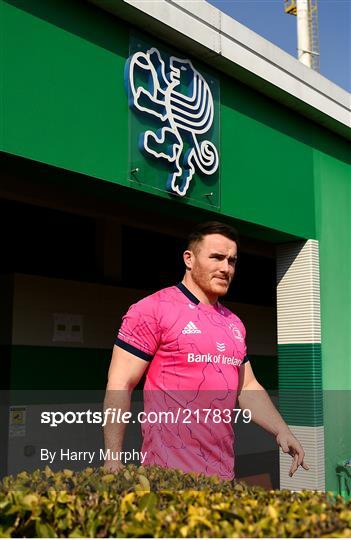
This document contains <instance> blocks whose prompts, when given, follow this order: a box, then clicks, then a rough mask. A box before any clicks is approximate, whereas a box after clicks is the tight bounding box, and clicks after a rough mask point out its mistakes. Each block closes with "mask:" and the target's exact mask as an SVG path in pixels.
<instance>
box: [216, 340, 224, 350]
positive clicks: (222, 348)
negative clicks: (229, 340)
mask: <svg viewBox="0 0 351 540" xmlns="http://www.w3.org/2000/svg"><path fill="white" fill-rule="evenodd" d="M216 347H217V351H219V352H225V344H224V343H218V341H216Z"/></svg>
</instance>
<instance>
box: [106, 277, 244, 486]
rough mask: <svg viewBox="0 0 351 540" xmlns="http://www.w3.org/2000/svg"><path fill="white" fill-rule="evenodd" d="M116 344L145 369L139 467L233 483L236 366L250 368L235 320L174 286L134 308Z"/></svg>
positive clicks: (224, 310)
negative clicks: (141, 462)
mask: <svg viewBox="0 0 351 540" xmlns="http://www.w3.org/2000/svg"><path fill="white" fill-rule="evenodd" d="M116 345H118V346H119V347H121V348H122V349H124V350H126V351H128V352H130V353H132V354H134V355H135V356H137V357H139V358H141V359H142V360H144V361H146V362H149V366H148V368H147V372H146V381H145V386H144V411H145V413H147V414H148V419H149V421H148V422H145V423H142V434H143V447H142V451H143V452H146V458H145V461H144V464H155V465H160V466H162V467H169V468H175V469H181V470H183V471H185V472H200V473H203V474H206V475H208V476H210V475H217V476H220V477H221V478H223V479H232V478H233V476H234V473H233V471H234V433H233V427H232V422H231V419H232V418H234V413H233V408H235V406H237V404H236V394H237V388H238V378H239V367H240V365H241V364H242V363H243V362H246V361H248V358H247V356H246V345H245V327H244V325H243V323H242V322H241V321H240V319H239V318H238V317H237V316H236V315H234V314H233V313H232V312H231V311H229V310H228V309H227V308H225V307H224V306H222V305H221V304H219V303H218V302H217V303H216V304H215V305H208V304H203V303H201V302H200V301H199V300H198V299H197V298H196V297H195V296H194V295H193V294H192V293H191V292H190V291H189V290H188V289H187V288H186V287H185V285H183V284H182V283H179V284H178V285H176V286H173V287H168V288H166V289H162V290H160V291H158V292H156V293H154V294H152V295H150V296H147V297H146V298H143V299H142V300H140V301H139V302H137V303H136V304H133V305H132V306H131V307H130V308H129V310H128V312H127V314H126V315H125V316H124V317H123V322H122V325H121V328H120V330H119V333H118V337H117V340H116ZM150 412H151V415H150V414H149V413H150ZM161 412H162V413H163V415H162V414H160V413H161ZM165 413H168V414H165Z"/></svg>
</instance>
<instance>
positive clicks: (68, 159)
mask: <svg viewBox="0 0 351 540" xmlns="http://www.w3.org/2000/svg"><path fill="white" fill-rule="evenodd" d="M2 11H3V13H2V15H3V21H2V24H3V27H4V30H3V32H4V34H5V53H4V55H5V61H4V65H3V66H2V69H4V70H5V71H6V79H5V83H4V89H3V106H4V118H3V126H4V128H3V129H4V133H3V149H4V150H5V151H6V152H10V153H13V154H17V155H21V156H25V157H29V158H31V159H35V160H38V161H42V162H46V163H49V164H52V165H56V166H59V167H63V168H66V169H71V170H74V171H78V172H81V173H86V174H89V175H91V176H98V177H100V178H104V179H107V180H110V181H118V182H120V183H123V182H124V183H126V178H127V154H128V147H127V143H128V137H127V133H128V122H127V99H126V96H125V93H124V92H123V68H124V63H125V58H126V57H127V54H128V40H129V32H128V27H127V26H126V25H125V24H123V23H122V22H121V21H119V20H118V19H116V18H113V17H111V16H109V15H108V14H106V13H104V12H103V11H102V10H100V9H98V8H96V7H94V6H92V5H90V4H89V3H88V2H82V1H77V2H71V1H69V0H47V1H38V0H16V1H15V0H5V1H4V3H3V9H2Z"/></svg>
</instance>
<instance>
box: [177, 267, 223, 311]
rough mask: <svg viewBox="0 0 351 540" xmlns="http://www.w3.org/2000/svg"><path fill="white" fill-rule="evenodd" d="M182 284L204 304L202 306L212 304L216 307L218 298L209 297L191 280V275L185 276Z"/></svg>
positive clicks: (214, 296)
mask: <svg viewBox="0 0 351 540" xmlns="http://www.w3.org/2000/svg"><path fill="white" fill-rule="evenodd" d="M182 283H183V284H184V285H185V287H186V288H187V289H188V290H189V291H190V292H191V293H192V294H193V295H194V296H196V298H197V299H198V300H199V301H200V302H201V303H202V304H211V305H214V304H215V303H216V302H217V300H218V296H216V295H208V294H207V293H206V292H205V291H203V290H202V289H201V288H200V287H199V286H198V285H196V283H194V281H193V280H192V279H191V277H190V276H189V274H185V276H184V278H183V281H182Z"/></svg>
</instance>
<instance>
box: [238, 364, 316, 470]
mask: <svg viewBox="0 0 351 540" xmlns="http://www.w3.org/2000/svg"><path fill="white" fill-rule="evenodd" d="M238 400H239V405H240V408H241V409H249V410H250V411H251V415H252V420H253V421H254V422H255V423H256V424H258V425H259V426H261V427H263V428H264V429H265V430H266V431H268V432H269V433H272V434H273V435H275V437H276V441H277V443H278V445H279V446H280V447H281V449H282V450H283V452H284V453H288V454H290V455H291V456H292V457H293V462H292V465H291V467H290V472H289V476H292V475H293V474H294V473H295V472H296V471H297V468H298V467H299V466H300V465H301V466H302V467H303V468H304V469H306V470H308V469H309V467H308V465H306V464H305V462H304V457H305V452H304V450H303V448H302V446H301V444H300V443H299V441H298V440H297V439H296V438H295V437H294V435H293V434H292V433H291V431H290V429H289V428H288V426H287V424H286V423H285V422H284V420H283V418H282V417H281V415H280V414H279V412H278V411H277V409H276V408H275V406H274V405H273V403H272V401H271V399H270V397H269V396H268V394H267V392H266V390H265V389H264V388H263V386H261V385H260V384H259V382H258V381H257V379H256V377H255V375H254V373H253V371H252V368H251V364H250V362H246V363H245V364H243V365H242V366H241V367H240V375H239V396H238Z"/></svg>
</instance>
